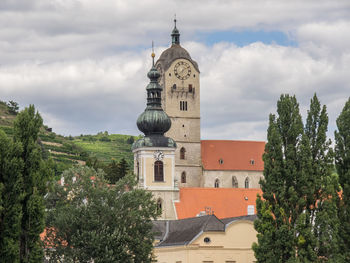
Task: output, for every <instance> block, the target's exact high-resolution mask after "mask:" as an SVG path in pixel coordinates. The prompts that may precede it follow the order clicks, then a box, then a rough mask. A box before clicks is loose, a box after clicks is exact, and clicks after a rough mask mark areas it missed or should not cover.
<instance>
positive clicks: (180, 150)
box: [156, 19, 202, 187]
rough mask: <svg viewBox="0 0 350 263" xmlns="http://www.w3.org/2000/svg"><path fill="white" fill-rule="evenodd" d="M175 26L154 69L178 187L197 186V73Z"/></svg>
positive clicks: (198, 139) (199, 171)
mask: <svg viewBox="0 0 350 263" xmlns="http://www.w3.org/2000/svg"><path fill="white" fill-rule="evenodd" d="M174 22H175V26H174V29H173V31H172V33H171V39H172V45H171V47H170V48H168V49H166V50H165V51H164V52H163V53H162V54H161V56H160V57H159V59H158V61H157V63H156V68H157V70H158V71H159V72H160V78H159V80H158V81H159V84H160V85H161V86H162V87H163V96H162V105H163V109H164V111H165V112H166V113H167V114H168V116H169V117H170V119H171V122H172V125H171V128H170V130H169V131H168V132H167V133H166V135H167V136H169V137H171V138H173V139H174V140H175V141H176V144H177V149H176V151H175V178H176V180H177V181H178V182H179V186H181V187H199V186H201V178H202V166H201V142H200V83H199V77H200V72H199V68H198V64H197V63H196V62H195V61H194V60H193V59H192V58H191V56H190V54H189V53H188V52H187V51H186V50H185V49H184V48H183V47H181V45H180V33H179V30H178V29H177V27H176V19H175V20H174Z"/></svg>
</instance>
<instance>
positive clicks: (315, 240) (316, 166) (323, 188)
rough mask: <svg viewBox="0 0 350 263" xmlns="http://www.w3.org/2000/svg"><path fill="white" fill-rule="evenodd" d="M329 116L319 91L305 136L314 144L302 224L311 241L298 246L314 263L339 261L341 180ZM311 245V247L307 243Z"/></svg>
mask: <svg viewBox="0 0 350 263" xmlns="http://www.w3.org/2000/svg"><path fill="white" fill-rule="evenodd" d="M327 130H328V115H327V110H326V106H325V105H323V107H322V108H321V104H320V101H319V100H318V98H317V96H316V94H315V95H314V97H313V98H312V99H311V103H310V109H309V111H308V115H307V119H306V125H305V135H306V136H307V138H308V140H309V143H310V151H311V170H309V172H308V174H307V184H306V185H307V189H306V193H305V194H306V195H305V199H306V207H305V208H306V209H305V211H304V214H305V216H304V218H303V219H304V220H303V221H302V222H301V223H302V224H304V225H306V226H307V229H308V233H309V235H308V236H307V237H308V238H307V239H306V241H307V242H305V243H304V244H301V245H300V246H298V254H302V255H304V256H305V258H306V259H308V260H309V261H311V262H316V261H317V262H326V261H327V262H338V260H339V257H340V255H339V249H338V247H339V246H338V243H339V232H338V228H339V218H338V216H337V207H336V200H337V191H338V180H337V177H336V176H335V175H333V171H334V164H333V163H334V152H333V150H332V148H331V147H330V145H331V141H330V140H329V139H327ZM305 244H308V246H305Z"/></svg>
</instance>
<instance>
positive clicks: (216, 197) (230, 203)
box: [175, 187, 262, 219]
mask: <svg viewBox="0 0 350 263" xmlns="http://www.w3.org/2000/svg"><path fill="white" fill-rule="evenodd" d="M257 194H260V195H262V191H261V190H260V189H245V188H190V187H185V188H180V201H179V202H178V203H175V208H176V213H177V219H183V218H189V217H195V216H197V215H198V214H199V213H200V212H202V211H205V209H206V207H210V208H211V210H212V211H213V212H214V214H215V216H216V217H218V218H226V217H236V216H244V215H247V214H248V205H254V212H255V213H256V205H255V200H256V196H257ZM246 197H247V198H246ZM246 199H248V200H246Z"/></svg>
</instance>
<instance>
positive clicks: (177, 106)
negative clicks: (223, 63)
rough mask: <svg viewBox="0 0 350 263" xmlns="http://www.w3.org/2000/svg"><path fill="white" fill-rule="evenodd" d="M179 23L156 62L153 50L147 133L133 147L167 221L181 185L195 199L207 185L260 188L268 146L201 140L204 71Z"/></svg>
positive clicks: (144, 120)
mask: <svg viewBox="0 0 350 263" xmlns="http://www.w3.org/2000/svg"><path fill="white" fill-rule="evenodd" d="M174 22H175V26H174V29H173V31H172V33H171V41H172V44H171V47H170V48H168V49H166V50H165V51H164V52H163V53H162V54H161V56H160V57H159V59H158V60H157V61H156V63H155V62H154V57H155V54H154V53H152V60H153V62H152V68H151V70H150V71H149V72H148V77H149V79H150V83H149V84H148V86H147V87H146V92H147V107H146V109H145V111H144V112H143V113H142V114H141V115H140V116H139V118H138V120H137V126H138V128H139V130H140V131H142V132H143V133H144V135H145V136H144V137H143V138H141V139H139V140H138V141H136V142H135V143H134V144H133V146H132V150H133V153H134V173H135V174H136V175H137V177H138V181H139V187H141V188H144V189H146V190H149V191H152V193H153V195H154V197H155V199H156V200H157V204H158V207H159V208H160V209H162V216H161V217H162V218H163V219H177V218H178V216H177V213H178V212H177V210H176V209H177V207H180V206H179V203H181V189H186V188H191V193H193V195H194V196H193V197H194V198H195V194H196V192H198V191H201V189H202V188H217V190H218V191H220V188H231V189H235V188H238V189H241V190H242V189H251V188H253V189H257V190H258V188H260V186H259V180H260V178H262V176H263V161H262V154H263V152H264V147H265V142H260V141H229V140H201V136H200V133H201V126H200V121H201V120H200V92H201V88H200V70H199V66H198V64H197V62H196V61H194V60H193V59H192V58H191V56H190V54H189V53H188V52H187V50H185V49H184V48H183V47H182V46H181V45H180V32H179V30H178V29H177V27H176V20H175V21H174ZM238 189H237V190H238ZM233 191H234V190H233ZM211 193H213V198H214V199H215V191H211ZM196 213H197V212H196ZM244 215H247V213H245V214H242V216H244ZM235 216H236V215H235Z"/></svg>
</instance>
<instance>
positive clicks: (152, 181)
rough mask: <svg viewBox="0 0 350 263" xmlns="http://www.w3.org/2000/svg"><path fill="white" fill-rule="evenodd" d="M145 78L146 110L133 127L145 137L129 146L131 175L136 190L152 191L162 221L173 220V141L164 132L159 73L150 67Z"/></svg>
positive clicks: (165, 117)
mask: <svg viewBox="0 0 350 263" xmlns="http://www.w3.org/2000/svg"><path fill="white" fill-rule="evenodd" d="M154 56H155V55H154V53H152V68H151V70H150V71H149V72H148V74H147V76H148V78H149V79H150V83H149V84H148V85H147V87H146V91H147V107H146V109H145V111H144V112H143V113H142V114H141V115H140V116H139V117H138V119H137V127H138V128H139V130H140V131H142V132H143V133H144V134H145V136H144V137H143V138H141V139H139V140H137V141H136V142H134V144H133V145H132V151H133V153H134V173H135V174H136V175H137V178H138V185H139V187H140V188H143V189H145V190H149V191H151V192H152V194H153V196H154V198H155V200H156V202H157V206H158V208H159V209H160V210H162V215H161V218H162V219H174V218H176V213H175V208H174V207H175V206H174V201H177V200H178V198H179V189H178V186H177V182H176V180H175V149H176V143H175V141H174V140H173V139H171V138H168V137H165V136H164V133H165V132H167V131H168V130H169V129H170V127H171V120H170V118H169V117H168V115H167V114H166V113H165V112H164V111H163V109H162V105H161V96H162V87H161V86H160V85H159V83H158V78H159V77H160V74H159V72H158V71H157V69H156V68H155V65H154Z"/></svg>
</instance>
